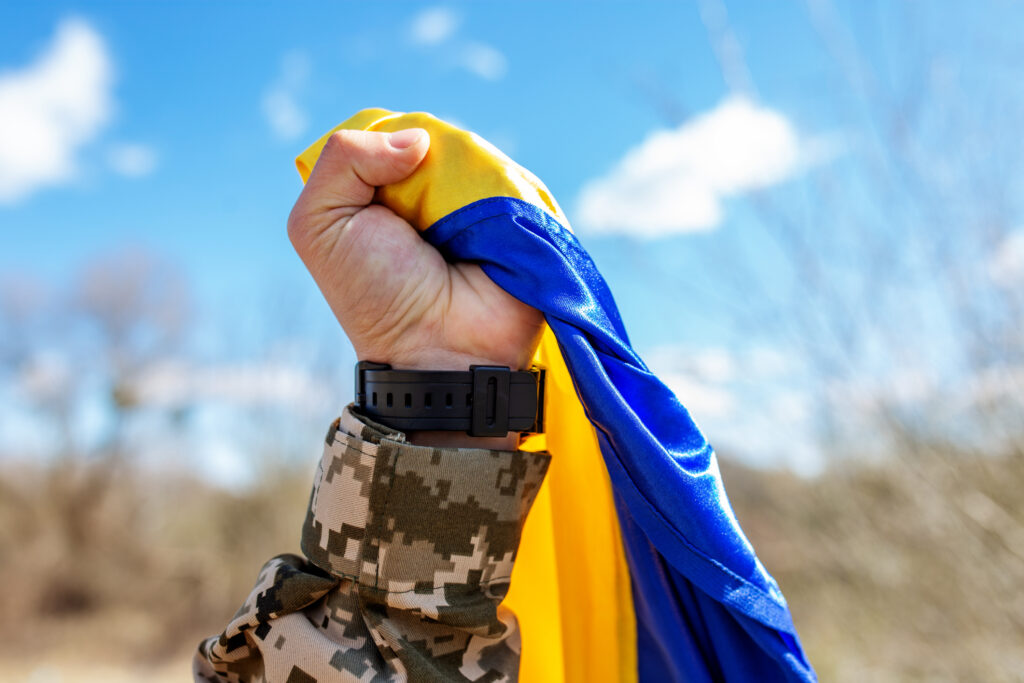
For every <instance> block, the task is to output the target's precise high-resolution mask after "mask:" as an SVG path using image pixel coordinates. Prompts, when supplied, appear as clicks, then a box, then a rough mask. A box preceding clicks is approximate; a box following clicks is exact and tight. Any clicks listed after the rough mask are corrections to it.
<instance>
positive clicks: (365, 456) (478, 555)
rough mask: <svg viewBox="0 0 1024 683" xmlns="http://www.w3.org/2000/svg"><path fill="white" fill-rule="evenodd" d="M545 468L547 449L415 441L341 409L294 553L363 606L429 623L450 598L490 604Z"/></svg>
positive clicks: (503, 581)
mask: <svg viewBox="0 0 1024 683" xmlns="http://www.w3.org/2000/svg"><path fill="white" fill-rule="evenodd" d="M549 462H550V456H549V455H548V454H546V453H529V452H525V451H495V450H485V449H479V448H431V447H423V446H415V445H412V444H409V443H407V442H406V440H405V435H404V434H402V433H401V432H397V431H395V430H393V429H390V428H388V427H385V426H383V425H379V424H376V423H374V422H372V421H371V420H368V419H367V418H365V417H363V416H361V415H359V414H358V413H356V412H355V411H353V410H352V406H349V407H348V408H346V409H345V411H344V413H343V414H342V415H341V417H340V418H338V420H336V421H335V423H334V424H333V425H331V428H330V430H329V431H328V434H327V440H326V444H325V447H324V455H323V458H322V460H321V462H320V468H319V471H318V474H317V481H316V482H315V483H314V487H313V494H312V496H311V499H310V507H309V511H308V513H307V516H306V523H305V525H304V527H303V533H302V549H303V552H304V553H305V554H306V556H307V557H309V559H310V561H312V562H313V563H314V564H316V565H318V566H319V567H320V568H321V569H323V570H324V571H327V572H329V573H331V574H334V575H336V576H339V577H343V578H348V579H351V580H353V581H354V582H356V583H358V584H359V587H360V588H359V589H360V592H361V594H363V596H364V598H365V599H368V600H371V601H379V602H383V603H386V604H388V605H389V606H393V607H400V608H402V609H415V610H417V611H419V612H421V613H422V614H423V615H424V616H429V617H432V618H434V619H438V618H439V616H438V615H439V613H441V612H445V611H446V610H445V609H442V608H445V607H450V605H449V602H450V600H452V599H455V596H461V597H459V598H458V599H460V600H464V601H465V600H466V599H468V597H469V596H477V597H479V598H485V600H486V602H488V603H493V606H496V605H497V603H498V602H500V600H501V599H502V598H503V597H504V595H505V593H506V592H507V590H508V583H509V579H510V577H511V574H512V566H513V563H514V560H515V556H516V551H517V550H518V547H519V539H520V535H521V533H522V528H523V524H524V523H525V520H526V515H527V513H528V512H529V509H530V506H531V505H532V504H533V500H534V498H535V497H536V495H537V492H538V490H539V489H540V485H541V483H542V482H543V479H544V475H545V473H546V472H547V467H548V464H549ZM467 606H468V605H467ZM493 606H492V607H491V608H490V610H491V612H493ZM464 616H465V615H464Z"/></svg>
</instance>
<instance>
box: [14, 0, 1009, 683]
mask: <svg viewBox="0 0 1024 683" xmlns="http://www.w3.org/2000/svg"><path fill="white" fill-rule="evenodd" d="M1022 30H1024V6H1022V5H1021V3H1019V2H1010V1H1008V0H1007V1H998V0H990V1H986V2H974V3H959V2H932V3H923V2H881V1H863V0H861V1H856V0H850V1H848V2H838V1H837V2H833V1H831V0H807V1H806V2H798V1H792V2H773V3H758V2H739V1H737V0H695V1H687V2H637V1H633V2H629V3H624V2H621V3H619V2H596V3H590V2H588V3H583V2H564V3H540V2H520V3H515V4H511V3H508V4H498V3H491V2H472V3H457V2H451V3H444V4H431V3H421V4H411V3H398V2H392V3H387V4H374V5H371V4H370V3H350V4H341V3H313V2H301V3H291V4H289V5H288V7H287V8H285V7H284V6H283V5H271V4H269V3H268V4H263V3H245V4H242V3H227V2H224V3H207V2H191V3H158V2H157V3H120V2H118V3H83V2H60V3H44V2H31V3H30V2H18V1H17V0H15V1H14V2H6V3H4V4H0V240H2V241H0V586H3V589H2V590H0V613H3V614H4V618H3V619H0V679H3V680H5V681H7V680H12V681H21V680H25V681H34V682H42V681H90V680H104V681H117V680H139V679H141V678H142V676H143V675H145V676H146V678H147V679H151V680H187V679H188V676H189V659H190V656H191V651H192V649H193V648H194V647H195V645H196V643H197V642H198V640H199V639H200V638H201V637H202V636H205V635H210V634H214V633H217V632H219V631H220V629H222V628H223V627H224V625H225V624H226V622H227V620H228V619H229V618H230V616H231V614H232V613H233V612H234V610H235V609H236V608H237V607H238V606H239V605H240V604H241V601H242V600H243V599H244V598H245V596H246V594H247V593H248V590H249V588H250V587H251V585H252V582H253V580H254V578H255V575H256V572H257V570H258V569H259V567H260V565H261V564H262V562H263V561H265V560H266V559H268V558H269V557H270V556H272V555H275V554H278V553H281V552H288V551H292V552H295V551H297V550H298V532H299V527H300V524H301V521H302V519H303V516H304V509H305V505H306V501H307V496H308V491H309V486H310V483H311V480H312V475H313V473H314V470H315V464H316V462H317V460H318V458H319V455H320V445H321V443H322V438H323V435H324V433H325V431H326V428H327V426H328V424H329V422H330V421H331V419H333V417H334V416H335V415H337V414H338V413H339V411H340V409H341V407H342V406H343V405H344V404H345V403H346V402H348V401H349V400H350V399H351V396H352V388H351V367H352V364H353V363H354V361H355V358H354V357H353V354H352V350H351V348H350V346H349V345H348V342H347V341H346V339H345V337H344V335H343V334H342V332H341V329H340V328H339V327H338V325H337V323H336V322H335V321H334V319H333V317H332V315H331V313H330V311H329V309H328V308H327V306H326V305H325V304H324V303H323V302H322V301H321V299H320V297H319V294H318V292H317V291H316V288H315V286H314V285H313V283H312V280H311V279H310V278H309V277H308V275H306V274H305V272H304V271H303V268H302V266H301V263H300V262H299V260H298V258H297V257H296V256H295V255H294V253H293V252H292V249H291V247H290V245H289V243H288V240H287V236H286V234H285V220H286V217H287V214H288V211H289V209H290V206H291V203H292V202H293V201H294V198H295V197H296V195H297V193H298V191H299V189H300V182H299V178H298V175H297V173H296V172H295V170H294V166H293V163H292V159H293V157H294V156H295V155H296V154H297V153H298V152H299V151H300V150H301V149H303V148H304V147H305V146H306V145H307V144H309V143H310V142H312V141H313V140H314V139H315V138H317V137H319V135H320V134H321V133H322V132H323V131H325V130H326V129H328V128H329V127H331V126H333V125H334V124H336V123H337V122H339V121H340V120H342V119H344V118H346V117H347V116H349V115H350V114H352V113H353V112H355V111H356V110H358V109H361V108H364V107H369V106H381V107H387V108H391V109H396V110H405V111H407V110H426V111H430V112H432V113H434V114H436V115H438V116H440V117H442V118H446V119H448V120H450V121H452V122H455V123H457V124H459V125H462V126H464V127H466V128H470V129H472V130H474V131H476V132H478V133H479V134H481V135H483V136H484V137H485V138H487V139H489V140H491V141H492V142H493V143H495V144H496V145H498V146H499V147H500V148H502V149H503V150H505V151H506V152H507V153H508V154H510V155H511V156H512V157H513V158H515V159H516V160H517V161H519V162H520V163H522V164H523V165H524V166H526V167H528V168H529V169H531V170H532V171H534V172H535V173H536V174H537V175H538V176H540V177H541V178H542V179H543V180H544V181H545V182H546V183H547V184H548V186H549V187H550V188H551V189H552V191H553V192H554V194H555V196H557V197H559V198H560V201H561V202H562V204H563V206H564V208H565V209H566V211H567V213H568V214H569V217H570V219H571V220H572V221H573V225H574V228H575V229H576V231H577V233H578V235H579V236H580V239H581V241H582V242H583V244H584V246H585V247H586V248H587V249H588V250H589V251H590V252H591V254H592V255H593V257H594V258H595V260H596V262H597V264H598V266H599V267H600V268H601V269H602V271H603V273H604V275H605V277H606V278H607V279H608V281H609V283H610V285H611V288H612V291H613V292H614V293H615V295H616V297H617V301H618V303H619V306H620V308H621V310H622V312H623V315H624V318H625V320H626V323H627V328H628V329H629V330H630V333H631V335H632V340H633V343H634V346H635V347H636V348H637V349H638V350H640V352H641V354H642V355H643V356H644V358H645V359H646V360H647V361H648V363H649V364H650V365H651V367H652V368H653V369H654V370H655V371H656V372H658V373H659V374H660V375H661V376H662V377H663V378H664V379H665V380H666V381H667V382H668V383H669V384H670V385H671V386H672V387H673V388H674V389H675V390H676V392H677V393H678V394H679V396H680V398H681V399H682V400H683V402H684V403H686V405H687V406H688V407H689V408H690V410H691V412H692V413H693V414H694V415H695V417H696V418H697V420H698V422H699V423H700V424H701V426H702V427H703V428H704V430H705V431H706V432H707V434H708V436H709V438H710V440H711V441H712V443H713V444H715V445H716V447H717V450H718V451H719V455H720V458H721V460H722V461H723V470H724V473H725V480H726V484H727V486H728V488H729V491H730V497H731V499H732V502H733V505H734V506H735V508H736V510H737V514H738V516H739V518H740V520H741V522H742V523H743V525H744V527H745V529H746V531H747V533H748V535H749V536H750V537H751V539H752V541H753V542H754V545H755V547H756V548H757V549H758V551H759V554H760V556H761V558H762V560H763V561H764V563H765V564H766V565H767V567H768V569H769V570H770V571H771V572H772V573H773V574H774V575H775V576H776V578H777V579H778V580H779V583H780V584H781V586H782V589H783V591H784V592H785V593H786V595H787V597H788V599H789V601H790V604H791V607H792V611H793V614H794V617H795V619H796V623H797V626H798V628H799V630H800V632H801V635H802V637H803V640H804V644H805V646H806V648H807V651H808V655H809V657H810V659H811V661H812V663H813V664H815V666H816V667H817V668H818V671H819V673H820V675H821V677H822V679H823V680H828V681H916V680H928V681H942V680H950V681H952V680H957V681H966V680H979V681H981V680H984V681H1013V680H1017V681H1019V680H1024V496H1022V493H1021V492H1022V491H1024V410H1022V408H1024V406H1022V401H1024V325H1022V317H1021V315H1022V312H1024V205H1022V199H1024V192H1022V190H1024V156H1022V152H1024V136H1022V135H1021V130H1022V129H1021V123H1020V122H1021V121H1022V120H1024V90H1022V89H1021V87H1020V74H1021V70H1022V67H1024V42H1022V41H1021V40H1020V36H1021V35H1022Z"/></svg>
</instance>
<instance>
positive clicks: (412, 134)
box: [389, 128, 427, 149]
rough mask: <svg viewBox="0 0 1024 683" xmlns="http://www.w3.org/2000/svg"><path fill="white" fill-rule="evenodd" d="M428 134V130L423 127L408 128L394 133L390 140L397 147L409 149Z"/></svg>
mask: <svg viewBox="0 0 1024 683" xmlns="http://www.w3.org/2000/svg"><path fill="white" fill-rule="evenodd" d="M426 134H427V131H425V130H423V129H422V128H406V129H405V130H400V131H398V132H397V133H392V134H391V137H390V138H389V142H390V143H391V146H392V147H394V148H395V149H407V148H409V147H412V146H413V145H415V144H416V143H417V142H419V141H420V139H421V138H422V137H423V136H424V135H426Z"/></svg>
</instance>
